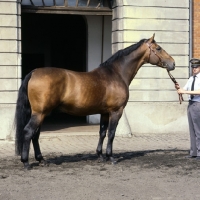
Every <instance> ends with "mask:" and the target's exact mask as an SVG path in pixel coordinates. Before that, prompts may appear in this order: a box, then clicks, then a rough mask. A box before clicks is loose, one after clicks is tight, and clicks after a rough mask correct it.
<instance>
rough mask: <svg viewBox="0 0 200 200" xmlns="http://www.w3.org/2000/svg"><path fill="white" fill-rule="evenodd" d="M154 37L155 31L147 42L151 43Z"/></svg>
mask: <svg viewBox="0 0 200 200" xmlns="http://www.w3.org/2000/svg"><path fill="white" fill-rule="evenodd" d="M154 37H155V33H154V34H153V36H152V37H151V38H150V39H148V40H147V42H148V43H150V44H151V43H152V42H153V41H154Z"/></svg>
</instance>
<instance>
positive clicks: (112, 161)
mask: <svg viewBox="0 0 200 200" xmlns="http://www.w3.org/2000/svg"><path fill="white" fill-rule="evenodd" d="M110 161H111V163H112V165H116V164H117V160H115V159H114V158H113V157H110Z"/></svg>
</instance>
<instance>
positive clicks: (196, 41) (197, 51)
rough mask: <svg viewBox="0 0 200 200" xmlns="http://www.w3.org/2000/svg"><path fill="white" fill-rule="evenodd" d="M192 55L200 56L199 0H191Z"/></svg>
mask: <svg viewBox="0 0 200 200" xmlns="http://www.w3.org/2000/svg"><path fill="white" fill-rule="evenodd" d="M192 17H193V30H192V31H193V55H192V57H194V58H200V0H193V16H192Z"/></svg>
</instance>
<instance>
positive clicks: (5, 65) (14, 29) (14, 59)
mask: <svg viewBox="0 0 200 200" xmlns="http://www.w3.org/2000/svg"><path fill="white" fill-rule="evenodd" d="M20 7H21V5H20V3H18V2H17V0H7V1H3V0H0V121H1V126H0V139H6V138H9V137H10V136H11V135H13V119H14V111H15V103H16V99H17V90H18V87H19V85H20V83H21V44H20V41H21V34H20V31H21V29H20V26H21V25H20V21H21V20H20Z"/></svg>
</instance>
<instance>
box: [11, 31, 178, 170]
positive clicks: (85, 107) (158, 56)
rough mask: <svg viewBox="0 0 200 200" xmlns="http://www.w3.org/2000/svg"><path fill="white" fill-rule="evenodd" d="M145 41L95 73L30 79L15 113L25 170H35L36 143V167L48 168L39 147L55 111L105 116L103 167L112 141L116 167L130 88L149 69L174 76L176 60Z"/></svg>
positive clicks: (44, 71) (39, 71) (53, 71)
mask: <svg viewBox="0 0 200 200" xmlns="http://www.w3.org/2000/svg"><path fill="white" fill-rule="evenodd" d="M154 37H155V34H153V36H152V37H151V38H149V39H142V40H140V41H139V42H138V43H135V44H133V45H131V46H129V47H127V48H125V49H122V50H119V51H118V52H116V53H115V54H114V55H112V56H111V57H110V58H109V59H108V60H107V61H105V62H103V63H102V64H100V65H99V67H97V68H95V69H94V70H92V71H90V72H75V71H71V70H66V69H61V68H53V67H44V68H36V69H34V70H33V71H31V72H30V73H29V74H27V75H26V77H25V78H24V80H23V82H22V84H21V86H20V88H19V92H18V98H17V103H16V112H15V126H16V133H15V151H16V155H21V162H22V163H23V166H24V169H31V165H30V164H29V149H30V142H31V140H32V143H33V148H34V154H35V159H36V161H39V163H44V164H45V163H46V161H45V160H44V158H43V156H42V153H41V150H40V145H39V142H38V139H39V136H40V127H41V125H42V122H43V120H44V118H45V117H46V116H47V115H49V114H50V113H51V112H52V111H53V110H54V109H60V110H61V111H62V112H65V113H68V114H70V115H77V116H85V115H92V114H100V115H101V117H100V130H99V142H98V145H97V149H96V153H97V155H98V159H99V160H100V161H103V160H104V158H103V154H102V145H103V141H104V138H105V137H106V133H107V131H108V133H107V137H108V141H107V147H106V160H110V161H111V163H113V164H115V162H116V161H115V159H114V157H113V153H112V151H113V147H112V146H113V140H114V137H115V131H116V128H117V125H118V121H119V119H120V117H121V116H122V113H123V110H124V108H125V106H126V104H127V102H128V99H129V85H130V83H131V81H132V79H133V78H134V77H135V75H136V73H137V72H138V70H139V69H140V67H141V66H142V65H143V64H145V63H150V64H152V65H157V66H158V67H161V68H164V69H167V70H168V71H171V70H174V69H175V61H174V59H173V58H172V57H171V56H170V55H169V54H168V53H167V52H166V51H165V50H164V49H163V48H162V47H161V46H159V45H158V44H157V43H156V41H155V40H154Z"/></svg>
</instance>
